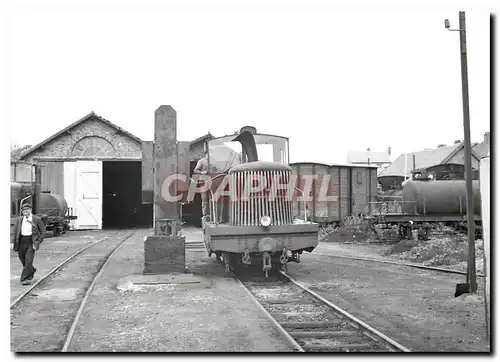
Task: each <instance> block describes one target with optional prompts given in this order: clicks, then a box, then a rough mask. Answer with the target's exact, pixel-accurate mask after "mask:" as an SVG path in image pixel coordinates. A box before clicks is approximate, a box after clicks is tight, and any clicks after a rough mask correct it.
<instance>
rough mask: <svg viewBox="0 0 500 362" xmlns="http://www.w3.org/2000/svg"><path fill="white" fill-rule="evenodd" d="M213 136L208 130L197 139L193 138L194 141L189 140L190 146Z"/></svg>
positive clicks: (211, 138)
mask: <svg viewBox="0 0 500 362" xmlns="http://www.w3.org/2000/svg"><path fill="white" fill-rule="evenodd" d="M214 138H215V137H214V136H212V134H211V133H210V132H208V133H207V134H206V135H203V136H201V137H198V138H197V139H195V140H194V141H191V142H190V147H192V146H194V145H196V144H197V143H199V142H201V141H205V140H207V139H209V140H213V139H214Z"/></svg>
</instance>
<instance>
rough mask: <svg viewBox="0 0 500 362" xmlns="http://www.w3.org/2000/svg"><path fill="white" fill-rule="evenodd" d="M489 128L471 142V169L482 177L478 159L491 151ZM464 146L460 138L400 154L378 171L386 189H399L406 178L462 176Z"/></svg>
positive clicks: (450, 177)
mask: <svg viewBox="0 0 500 362" xmlns="http://www.w3.org/2000/svg"><path fill="white" fill-rule="evenodd" d="M489 142H490V141H489V132H487V133H486V134H485V139H484V141H483V142H481V143H473V144H472V171H473V177H474V179H478V178H479V162H480V159H481V158H483V157H485V156H484V155H486V154H488V153H489ZM464 156H465V147H464V143H463V142H461V141H455V143H454V144H453V145H451V146H446V145H444V144H441V145H439V146H438V148H435V149H425V150H423V151H419V152H413V153H406V154H402V155H400V156H399V157H398V158H396V159H395V160H394V162H393V163H391V164H390V165H389V166H388V167H386V168H385V169H384V170H382V171H381V172H380V173H379V174H378V181H379V182H380V184H381V185H382V189H383V190H390V189H399V188H401V186H402V183H403V181H404V180H405V178H410V179H416V178H418V177H419V176H431V177H432V178H433V179H435V180H460V179H464V175H465V161H464Z"/></svg>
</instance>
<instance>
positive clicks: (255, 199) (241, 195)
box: [229, 170, 293, 226]
mask: <svg viewBox="0 0 500 362" xmlns="http://www.w3.org/2000/svg"><path fill="white" fill-rule="evenodd" d="M262 180H266V181H267V182H266V184H265V185H266V187H265V188H264V189H263V190H261V191H255V192H250V187H254V188H255V187H257V188H261V187H259V182H262ZM289 180H290V172H288V171H282V170H265V171H240V172H235V173H233V174H232V175H230V181H229V182H230V187H231V189H232V190H235V196H236V197H235V198H234V199H233V200H232V201H231V203H230V204H231V206H230V223H231V224H232V225H238V226H258V225H260V219H261V218H262V217H263V216H270V217H271V225H285V224H291V223H292V221H293V217H292V201H291V199H290V200H287V195H289V193H290V192H292V187H291V185H289ZM276 183H277V184H279V185H283V186H284V185H287V186H286V189H280V188H277V187H276V186H275V188H274V194H273V187H272V185H276ZM271 196H273V197H271Z"/></svg>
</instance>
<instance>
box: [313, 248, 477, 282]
mask: <svg viewBox="0 0 500 362" xmlns="http://www.w3.org/2000/svg"><path fill="white" fill-rule="evenodd" d="M311 255H318V256H326V257H330V258H339V259H347V260H360V261H370V262H374V263H382V264H392V265H398V266H407V267H409V268H416V269H423V270H431V271H437V272H441V273H448V274H458V275H467V273H466V272H463V271H461V270H455V269H447V268H438V267H433V266H426V265H420V264H413V263H401V262H397V261H390V260H381V259H372V258H360V257H354V256H345V255H333V254H324V253H316V252H314V253H313V254H311ZM477 276H478V277H481V278H484V274H481V273H477Z"/></svg>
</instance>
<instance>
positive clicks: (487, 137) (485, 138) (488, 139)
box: [484, 132, 490, 146]
mask: <svg viewBox="0 0 500 362" xmlns="http://www.w3.org/2000/svg"><path fill="white" fill-rule="evenodd" d="M484 143H486V144H487V145H488V146H489V145H490V132H486V133H485V134H484Z"/></svg>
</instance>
